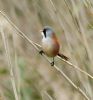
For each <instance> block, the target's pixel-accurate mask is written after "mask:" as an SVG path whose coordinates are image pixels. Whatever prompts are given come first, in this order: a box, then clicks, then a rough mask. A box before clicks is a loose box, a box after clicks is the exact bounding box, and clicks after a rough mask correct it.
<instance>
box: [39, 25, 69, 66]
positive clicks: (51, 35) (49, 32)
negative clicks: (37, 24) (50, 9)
mask: <svg viewBox="0 0 93 100" xmlns="http://www.w3.org/2000/svg"><path fill="white" fill-rule="evenodd" d="M41 34H42V41H41V47H42V50H41V51H40V54H42V53H44V54H46V55H47V56H48V57H52V58H53V61H52V62H51V66H54V57H56V56H59V57H61V58H62V59H64V60H66V61H68V59H69V58H68V57H67V56H65V55H64V54H61V53H60V52H59V51H60V44H59V42H58V39H57V36H56V34H55V32H54V30H53V29H52V28H51V27H50V26H45V27H44V28H43V30H41Z"/></svg>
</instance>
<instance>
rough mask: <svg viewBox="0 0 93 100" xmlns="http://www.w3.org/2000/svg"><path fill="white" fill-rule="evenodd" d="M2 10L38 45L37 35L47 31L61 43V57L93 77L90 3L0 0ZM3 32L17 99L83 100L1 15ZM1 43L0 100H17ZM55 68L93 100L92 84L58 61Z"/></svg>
mask: <svg viewBox="0 0 93 100" xmlns="http://www.w3.org/2000/svg"><path fill="white" fill-rule="evenodd" d="M0 10H1V11H4V12H5V13H6V15H7V16H8V17H9V19H10V20H11V21H12V22H13V23H14V24H15V25H16V26H17V27H18V28H19V29H20V30H21V31H22V32H24V33H25V35H26V36H27V37H29V39H31V40H32V41H34V42H36V43H38V44H41V39H42V36H41V34H40V30H41V29H42V28H43V27H44V26H46V25H47V26H51V27H52V28H53V29H54V31H55V33H56V35H57V37H58V39H59V42H60V45H61V48H60V52H62V53H63V54H66V55H67V56H68V57H69V58H70V61H71V62H72V63H73V64H75V65H77V66H78V67H80V68H81V69H83V70H85V71H86V72H88V73H89V74H91V75H92V76H93V0H0ZM2 32H3V33H4V34H5V36H4V37H5V40H6V41H5V43H6V44H7V43H8V48H9V52H10V54H9V55H10V57H11V59H10V60H11V62H12V69H13V73H14V81H15V85H16V89H17V95H18V98H19V99H18V100H85V97H84V96H82V94H81V93H79V91H77V90H76V89H75V88H74V87H73V86H72V85H71V84H69V82H68V81H67V80H66V79H65V78H64V77H63V76H62V75H61V74H60V73H59V72H57V71H56V70H55V68H53V67H51V65H50V63H49V62H47V61H46V59H44V57H42V56H41V55H40V54H39V53H38V52H37V51H36V49H35V48H34V47H33V46H32V45H31V44H30V43H29V42H28V41H27V40H26V39H23V38H21V37H20V36H19V35H18V34H17V33H18V32H17V31H16V30H15V28H13V27H12V26H11V24H10V23H9V22H8V21H7V20H6V18H5V17H4V16H2V14H0V33H2ZM3 41H4V39H3V38H2V35H1V34H0V100H17V99H15V96H14V94H15V93H14V90H13V88H12V85H11V84H12V83H11V75H10V72H11V68H10V67H9V66H8V63H7V57H6V54H5V44H4V43H3ZM8 48H6V49H8ZM55 64H56V65H57V66H58V68H60V70H62V71H63V72H64V73H65V74H66V75H67V76H68V77H69V78H70V79H71V80H72V81H73V82H74V83H75V84H76V85H77V86H78V87H80V88H81V89H82V90H83V91H84V92H85V93H86V95H87V96H88V97H89V98H90V99H89V100H93V80H92V79H90V78H89V77H87V76H85V75H84V74H82V73H80V72H79V71H78V70H76V69H74V68H72V67H71V66H69V65H68V64H66V63H64V62H62V61H61V60H59V59H58V58H55Z"/></svg>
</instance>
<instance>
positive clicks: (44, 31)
mask: <svg viewBox="0 0 93 100" xmlns="http://www.w3.org/2000/svg"><path fill="white" fill-rule="evenodd" d="M43 33H44V36H45V37H46V29H44V30H43Z"/></svg>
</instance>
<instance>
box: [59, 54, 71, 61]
mask: <svg viewBox="0 0 93 100" xmlns="http://www.w3.org/2000/svg"><path fill="white" fill-rule="evenodd" d="M58 56H59V57H61V58H62V59H64V60H66V61H68V60H69V58H68V57H66V56H65V55H63V54H60V53H59V54H58Z"/></svg>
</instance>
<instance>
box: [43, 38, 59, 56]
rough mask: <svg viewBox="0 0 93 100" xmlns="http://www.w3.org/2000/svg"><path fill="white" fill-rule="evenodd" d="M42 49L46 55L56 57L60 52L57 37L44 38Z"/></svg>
mask: <svg viewBox="0 0 93 100" xmlns="http://www.w3.org/2000/svg"><path fill="white" fill-rule="evenodd" d="M42 49H43V51H44V52H45V54H46V55H48V56H50V57H54V56H56V55H57V54H58V53H59V43H58V42H57V41H56V40H55V39H51V38H43V39H42Z"/></svg>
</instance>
